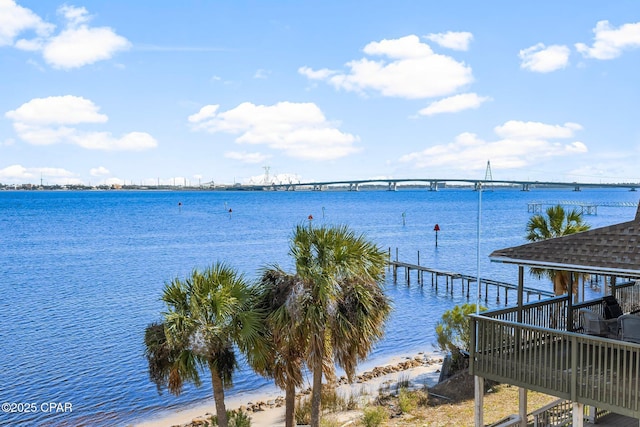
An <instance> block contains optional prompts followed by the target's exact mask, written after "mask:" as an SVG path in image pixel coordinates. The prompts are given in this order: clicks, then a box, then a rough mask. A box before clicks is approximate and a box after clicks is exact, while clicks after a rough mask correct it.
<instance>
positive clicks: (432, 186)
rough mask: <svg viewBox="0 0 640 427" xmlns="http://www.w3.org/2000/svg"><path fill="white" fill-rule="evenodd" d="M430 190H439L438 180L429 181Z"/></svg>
mask: <svg viewBox="0 0 640 427" xmlns="http://www.w3.org/2000/svg"><path fill="white" fill-rule="evenodd" d="M429 191H438V181H429Z"/></svg>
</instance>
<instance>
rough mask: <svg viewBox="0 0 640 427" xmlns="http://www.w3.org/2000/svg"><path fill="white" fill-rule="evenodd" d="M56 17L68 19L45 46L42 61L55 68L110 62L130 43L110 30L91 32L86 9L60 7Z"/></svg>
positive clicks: (105, 28) (100, 28) (96, 29)
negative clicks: (60, 15)
mask: <svg viewBox="0 0 640 427" xmlns="http://www.w3.org/2000/svg"><path fill="white" fill-rule="evenodd" d="M58 13H60V14H62V15H63V16H64V17H65V18H66V19H67V28H66V29H65V30H64V31H62V32H61V33H60V34H58V35H57V36H55V37H52V38H51V39H49V40H48V42H47V43H46V44H45V46H44V50H43V56H44V59H45V61H46V62H47V63H48V64H50V65H51V66H53V67H54V68H63V69H70V68H77V67H82V66H84V65H88V64H93V63H94V62H98V61H103V60H105V59H109V58H111V57H112V56H113V55H114V54H115V53H116V52H118V51H120V50H126V49H129V48H130V47H131V43H130V42H129V41H128V40H127V39H126V38H124V37H122V36H119V35H118V34H116V33H115V31H113V30H112V29H111V28H109V27H99V28H91V27H89V26H87V25H86V23H87V22H89V20H90V17H89V16H88V12H87V10H86V9H85V8H76V7H73V6H66V5H65V6H61V7H60V8H59V9H58Z"/></svg>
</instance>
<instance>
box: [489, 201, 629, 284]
mask: <svg viewBox="0 0 640 427" xmlns="http://www.w3.org/2000/svg"><path fill="white" fill-rule="evenodd" d="M489 257H490V258H491V260H492V261H496V262H506V263H511V264H521V265H530V266H536V267H547V268H557V269H562V270H573V271H584V272H590V273H596V272H597V273H608V274H612V275H622V276H625V277H640V206H639V207H638V211H637V212H636V217H635V219H634V220H633V221H628V222H623V223H620V224H614V225H610V226H607V227H601V228H594V229H592V230H588V231H584V232H581V233H576V234H571V235H568V236H562V237H556V238H554V239H548V240H542V241H539V242H534V243H527V244H525V245H521V246H514V247H511V248H505V249H498V250H496V251H493V252H492V253H491V255H489Z"/></svg>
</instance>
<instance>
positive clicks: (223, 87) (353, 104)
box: [0, 0, 640, 185]
mask: <svg viewBox="0 0 640 427" xmlns="http://www.w3.org/2000/svg"><path fill="white" fill-rule="evenodd" d="M0 70H1V71H0V183H4V184H21V183H34V184H35V183H39V182H40V180H41V179H42V181H43V182H44V183H45V184H75V183H83V184H92V185H98V184H105V183H106V184H113V183H123V182H124V183H135V184H156V183H158V182H159V183H162V184H172V183H176V184H188V185H193V184H197V183H205V182H211V181H213V182H215V183H216V184H218V183H227V184H231V183H236V182H241V183H249V182H253V183H259V182H262V181H263V180H264V179H265V171H266V170H267V168H268V171H269V180H270V181H276V182H288V181H294V182H296V181H302V182H306V181H315V180H338V179H340V180H343V179H344V180H348V179H370V178H471V179H477V178H480V179H482V178H484V176H485V169H486V164H487V161H490V162H491V169H492V175H493V178H494V179H528V180H557V181H580V182H640V167H639V164H640V120H639V117H640V116H639V113H638V102H639V100H640V84H639V79H638V75H639V72H640V3H639V2H637V1H636V0H628V1H625V0H620V1H612V2H602V1H590V0H587V1H546V0H540V1H536V2H519V1H483V2H477V1H456V0H453V1H450V0H447V1H404V0H396V1H393V2H382V1H367V2H364V1H251V2H247V1H205V0H199V1H195V0H184V1H179V2H178V1H171V2H170V1H162V0H159V1H143V0H137V1H130V0H110V1H79V2H68V3H62V2H55V1H49V0H30V1H14V0H0Z"/></svg>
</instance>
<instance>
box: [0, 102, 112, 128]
mask: <svg viewBox="0 0 640 427" xmlns="http://www.w3.org/2000/svg"><path fill="white" fill-rule="evenodd" d="M99 110H100V108H99V107H98V106H97V105H95V104H94V103H93V102H92V101H90V100H88V99H86V98H82V97H79V96H73V95H65V96H50V97H47V98H34V99H32V100H31V101H29V102H27V103H25V104H22V105H21V106H20V107H18V108H16V109H15V110H12V111H9V112H7V113H6V114H5V116H6V117H8V118H10V119H12V120H14V121H15V122H21V123H29V124H33V125H35V124H39V125H48V124H78V123H105V122H106V121H107V120H108V118H107V116H106V115H104V114H100V113H99V112H98V111H99Z"/></svg>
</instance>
